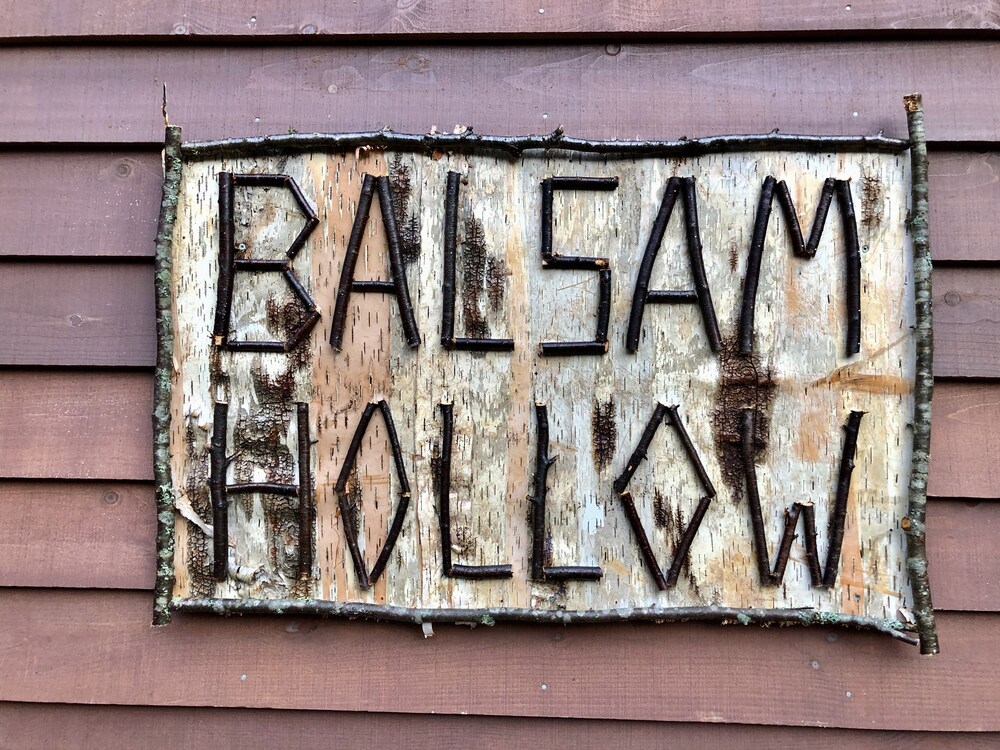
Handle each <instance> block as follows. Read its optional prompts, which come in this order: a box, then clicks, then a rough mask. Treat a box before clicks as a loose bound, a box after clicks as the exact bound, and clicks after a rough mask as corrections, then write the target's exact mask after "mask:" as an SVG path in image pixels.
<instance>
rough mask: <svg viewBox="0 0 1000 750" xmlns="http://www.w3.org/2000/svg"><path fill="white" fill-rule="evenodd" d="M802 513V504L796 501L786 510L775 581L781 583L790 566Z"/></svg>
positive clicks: (776, 562)
mask: <svg viewBox="0 0 1000 750" xmlns="http://www.w3.org/2000/svg"><path fill="white" fill-rule="evenodd" d="M801 513H802V506H801V505H800V504H799V503H795V504H794V505H792V507H791V508H790V509H788V510H786V511H785V530H784V532H783V533H782V535H781V542H780V543H779V544H778V559H777V560H776V561H775V563H774V574H773V575H772V577H773V578H774V582H775V583H776V584H780V583H781V581H782V579H783V578H784V577H785V568H786V567H788V555H789V554H790V553H791V551H792V542H794V541H795V527H796V526H798V524H799V515H800V514H801Z"/></svg>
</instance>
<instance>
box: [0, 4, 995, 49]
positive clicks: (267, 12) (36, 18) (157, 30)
mask: <svg viewBox="0 0 1000 750" xmlns="http://www.w3.org/2000/svg"><path fill="white" fill-rule="evenodd" d="M12 1H13V0H8V2H12ZM3 6H4V3H0V8H2V7H3ZM17 20H18V22H17V24H13V25H11V26H10V27H8V28H7V29H5V30H4V31H3V32H2V34H0V38H4V39H16V40H35V41H44V40H45V39H46V38H51V37H60V38H72V39H80V40H81V41H86V40H87V39H88V38H93V37H96V38H99V39H108V38H125V39H134V38H136V37H157V38H163V37H166V36H175V37H176V36H180V37H185V36H197V37H202V36H209V37H223V38H226V37H235V38H238V39H254V40H266V39H268V38H274V37H278V38H289V37H300V38H307V39H311V38H315V37H317V36H318V37H331V38H333V39H335V40H338V41H340V40H348V39H354V38H358V37H360V38H365V39H370V38H371V36H372V35H381V36H391V37H399V38H401V39H420V38H422V37H432V38H435V39H440V38H442V37H450V36H460V37H463V38H465V37H468V36H469V35H490V36H495V35H507V36H513V37H518V38H523V37H536V36H542V37H548V36H551V35H556V34H561V35H565V34H569V35H594V36H598V37H600V38H611V37H614V38H622V37H628V36H641V37H642V38H649V37H651V36H655V37H669V38H678V37H680V38H683V37H685V36H691V35H693V34H705V33H711V34H713V35H721V34H734V33H735V34H746V33H762V32H834V33H838V34H845V35H847V34H851V33H855V34H856V33H858V32H872V31H879V32H888V33H899V32H903V31H914V30H925V31H930V30H934V31H939V32H944V33H949V32H955V31H957V30H969V31H980V30H995V29H997V28H998V27H1000V17H998V14H997V12H996V11H995V10H994V9H993V7H992V6H990V5H983V4H980V3H975V2H970V1H968V0H967V1H966V2H951V3H934V2H931V1H930V0H914V2H911V3H907V4H905V5H900V4H898V3H895V2H893V1H892V0H874V1H873V2H869V3H862V4H841V5H839V6H831V5H829V4H823V3H821V2H819V0H803V1H802V2H794V1H793V0H779V1H778V2H772V3H769V2H763V1H761V0H756V1H755V2H747V3H740V4H738V5H736V6H733V5H727V4H726V3H724V2H722V0H711V1H710V2H706V3H692V2H685V3H674V4H670V5H667V6H664V5H662V4H659V3H654V2H649V0H638V1H637V0H632V1H631V2H620V3H619V2H616V3H599V4H597V5H595V6H592V7H590V6H582V5H580V4H578V3H574V2H571V1H569V0H559V2H544V3H538V2H534V3H530V2H524V1H523V0H522V1H521V2H506V3H501V4H499V5H497V6H496V7H495V8H493V7H491V8H490V9H489V11H488V12H487V10H486V9H485V8H483V7H481V6H476V5H474V4H472V3H469V2H467V1H466V0H437V1H436V2H429V1H427V0H417V1H416V2H407V3H383V2H377V0H363V1H362V2H355V3H352V4H351V5H348V6H345V7H343V8H338V9H337V12H336V13H332V12H330V7H329V5H327V4H325V3H323V2H322V1H321V0H304V1H302V0H300V1H299V2H294V1H292V0H279V1H278V2H270V3H268V4H267V6H266V9H265V8H261V9H260V10H258V9H256V8H254V7H248V6H246V5H243V4H240V3H238V2H235V1H234V0H214V1H213V2H202V3H196V4H192V3H185V2H182V0H169V1H168V2H154V1H153V0H129V1H128V2H122V3H118V4H116V5H115V6H114V9H113V11H110V10H109V8H108V6H107V4H106V3H103V2H101V0H73V1H72V2H69V3H66V4H60V5H59V6H58V8H57V7H56V6H50V5H46V4H44V3H40V4H33V5H30V6H26V7H24V8H23V9H22V8H18V13H17Z"/></svg>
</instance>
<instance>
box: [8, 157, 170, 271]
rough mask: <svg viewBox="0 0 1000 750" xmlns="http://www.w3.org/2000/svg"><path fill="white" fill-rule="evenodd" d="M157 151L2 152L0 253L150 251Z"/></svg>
mask: <svg viewBox="0 0 1000 750" xmlns="http://www.w3.org/2000/svg"><path fill="white" fill-rule="evenodd" d="M162 182H163V169H162V167H161V166H160V155H159V153H155V152H151V151H98V152H90V153H86V152H84V153H81V152H70V153H61V152H53V151H43V152H38V153H24V152H8V153H0V226H3V235H2V236H0V257H2V256H39V255H45V256H97V255H101V256H105V255H108V256H148V255H152V252H153V238H154V236H155V234H156V212H157V206H158V205H159V200H160V186H161V184H162Z"/></svg>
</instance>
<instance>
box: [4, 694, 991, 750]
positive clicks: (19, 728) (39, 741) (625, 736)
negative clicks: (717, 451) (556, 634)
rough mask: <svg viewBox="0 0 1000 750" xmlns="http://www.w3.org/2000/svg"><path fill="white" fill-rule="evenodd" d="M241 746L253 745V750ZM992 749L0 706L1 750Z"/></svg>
mask: <svg viewBox="0 0 1000 750" xmlns="http://www.w3.org/2000/svg"><path fill="white" fill-rule="evenodd" d="M248 738H252V743H249V742H248ZM998 743H1000V733H998V732H981V733H978V734H972V733H969V732H893V731H885V730H881V731H880V730H857V729H823V728H818V727H779V726H771V727H768V726H754V725H749V724H728V725H727V724H699V723H682V722H671V723H665V722H655V721H615V720H608V719H532V718H523V717H518V718H511V717H506V716H432V715H428V714H392V713H382V714H378V713H374V714H373V713H364V712H360V711H358V712H346V711H336V712H332V711H274V710H268V709H211V708H196V709H192V708H160V707H137V706H73V705H58V704H57V705H48V706H42V705H38V704H31V703H0V747H4V748H17V750H51V748H53V747H100V748H104V747H127V748H132V747H151V746H154V745H160V746H163V747H190V748H202V747H211V748H212V749H213V750H247V748H248V747H289V748H295V750H329V748H336V747H347V748H369V747H370V748H382V747H386V748H396V747H412V748H434V750H469V748H474V747H498V748H509V747H544V748H545V749H546V750H607V748H611V747H638V748H670V750H718V748H736V747H739V748H758V747H759V748H765V747H767V748H786V747H808V748H809V749H810V750H845V748H847V749H849V750H945V749H946V748H954V749H955V750H988V748H995V747H996V746H997V744H998Z"/></svg>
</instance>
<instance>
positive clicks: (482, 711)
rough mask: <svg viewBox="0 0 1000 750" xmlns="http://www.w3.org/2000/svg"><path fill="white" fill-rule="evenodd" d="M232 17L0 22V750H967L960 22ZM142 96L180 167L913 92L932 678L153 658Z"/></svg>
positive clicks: (740, 657)
mask: <svg viewBox="0 0 1000 750" xmlns="http://www.w3.org/2000/svg"><path fill="white" fill-rule="evenodd" d="M904 5H905V7H903V6H904ZM848 6H850V8H851V9H850V10H847V7H848ZM245 7H249V6H243V5H240V4H235V3H231V2H221V1H219V0H217V1H216V2H211V3H198V4H192V3H187V2H178V1H177V0H168V2H159V3H154V2H150V0H130V1H128V2H124V3H117V4H112V3H108V2H107V0H71V2H67V3H58V4H52V3H49V4H46V3H35V4H24V3H15V2H14V1H13V0H0V17H3V18H5V19H7V23H5V24H3V28H2V29H0V39H2V40H4V46H0V97H2V100H3V101H4V107H3V108H0V653H2V654H3V658H2V659H0V678H2V679H0V701H7V702H6V703H0V747H17V748H31V747H54V746H66V745H74V746H81V747H103V746H108V745H109V744H112V743H113V744H116V745H120V746H144V745H151V744H153V743H154V742H155V743H160V744H163V745H168V746H204V745H211V746H212V747H215V748H219V749H220V750H222V749H223V748H227V747H237V746H239V747H247V746H249V744H248V743H250V744H264V743H265V742H266V743H268V744H283V745H286V746H292V747H303V748H308V747H313V746H319V745H320V743H322V746H324V747H328V746H331V745H336V744H342V745H345V746H353V745H372V746H375V745H381V746H395V745H398V744H402V743H403V742H405V743H407V744H408V745H409V746H412V747H424V746H434V747H437V748H449V747H456V748H457V747H469V746H473V744H475V745H477V746H478V745H486V744H489V745H496V746H504V745H517V744H521V745H523V744H526V743H529V742H530V743H533V744H537V745H538V746H545V747H556V748H558V747H580V748H586V747H595V748H596V747H602V748H603V747H609V746H623V747H627V746H669V747H685V748H688V747H690V748H701V747H705V748H708V747H712V748H715V747H728V746H737V745H739V746H745V747H756V746H768V747H783V746H791V745H792V744H793V743H794V744H796V745H803V744H805V745H808V746H810V747H813V748H818V749H820V750H822V749H823V748H832V747H858V748H865V747H886V748H895V747H899V748H902V747H915V748H944V747H962V748H978V747H992V746H995V745H996V744H998V743H1000V698H997V697H996V690H995V682H996V677H995V675H996V673H997V671H998V670H1000V650H998V649H997V648H996V647H995V645H994V642H995V640H996V633H997V630H998V627H1000V553H998V552H997V545H996V542H995V539H996V536H997V532H998V530H1000V503H997V502H995V500H996V498H998V497H1000V461H997V456H1000V406H998V404H1000V367H998V365H1000V322H998V321H1000V309H998V308H1000V268H998V267H996V265H995V264H996V263H997V261H1000V243H998V242H997V241H996V231H995V229H994V228H993V226H992V222H993V218H994V216H995V215H996V212H997V206H998V205H1000V179H997V174H998V169H1000V97H998V96H996V93H997V85H996V83H995V82H996V81H997V80H1000V41H997V29H998V28H1000V14H998V12H997V10H996V9H995V8H994V7H992V5H990V4H988V3H987V4H983V3H973V2H964V3H945V4H942V3H930V2H928V1H927V0H916V1H915V2H913V3H909V4H900V3H898V2H890V1H889V0H877V2H873V3H847V2H844V3H842V4H840V5H837V6H831V5H830V4H829V3H827V4H820V3H819V2H817V1H816V0H805V1H804V2H790V1H789V0H780V1H779V2H773V3H768V2H755V3H750V4H746V3H743V4H738V7H732V6H730V5H725V4H724V3H721V2H720V0H711V1H710V2H708V3H682V4H679V5H678V4H673V5H670V7H666V6H665V4H661V3H650V2H632V3H620V2H614V3H598V4H596V5H593V4H592V6H585V5H581V4H579V3H568V2H562V3H559V4H558V5H553V4H551V3H547V2H544V3H543V2H539V3H535V4H526V3H503V4H499V5H497V6H495V7H490V8H486V7H483V6H476V5H472V4H469V3H464V2H459V1H458V0H440V2H433V3H431V2H425V1H424V0H417V2H412V3H388V4H385V3H381V2H373V1H370V0H363V1H362V2H359V3H354V4H349V5H348V6H346V7H345V8H343V9H339V8H338V11H337V12H336V13H334V12H332V11H331V10H329V6H328V4H325V3H321V2H317V1H316V0H303V1H302V2H294V3H293V2H288V1H287V0H281V2H277V3H272V4H270V7H268V8H267V9H265V10H266V12H265V11H259V12H256V13H255V12H253V11H248V10H246V9H245ZM540 8H541V9H544V11H545V12H544V13H539V12H538V11H539V9H540ZM251 17H253V18H254V19H255V20H251ZM164 82H165V83H166V84H167V87H168V94H169V97H168V98H169V111H170V117H171V120H172V121H173V122H176V123H177V124H180V125H182V126H184V132H185V136H186V137H187V138H189V139H198V138H210V137H226V136H233V135H254V134H258V133H261V134H263V133H284V132H288V131H289V130H290V129H294V130H298V131H300V132H309V131H316V130H319V131H338V130H341V131H342V130H351V131H354V130H362V129H374V128H380V127H383V126H384V125H390V126H392V127H393V128H395V129H397V130H403V131H414V132H421V131H427V130H429V129H430V128H431V127H432V126H437V127H438V128H439V129H441V130H450V129H451V128H452V126H454V125H455V124H456V123H462V124H471V125H474V126H475V128H476V129H477V130H478V131H479V132H484V133H486V132H491V133H523V132H546V131H551V130H553V129H554V128H555V127H556V126H558V125H562V126H564V127H565V128H566V129H567V131H568V132H569V133H571V134H572V135H577V136H588V137H595V138H635V137H661V138H672V137H679V136H683V135H688V136H698V135H711V134H717V133H728V132H760V131H769V130H771V129H772V128H774V127H780V128H781V129H782V130H783V131H785V132H806V133H831V134H848V133H849V134H856V133H872V132H876V131H878V130H884V131H885V133H886V134H887V135H892V136H899V137H905V134H906V133H905V116H904V114H903V110H902V104H901V97H902V95H903V94H906V93H909V92H910V91H913V90H919V91H921V92H922V93H923V94H924V97H925V102H926V108H927V129H928V138H929V139H930V141H931V146H932V152H931V186H930V187H931V205H932V216H931V221H932V243H933V253H934V258H935V262H936V263H937V264H938V267H937V269H936V271H935V291H934V298H935V334H936V339H937V340H936V348H937V351H936V361H935V374H936V376H937V378H938V384H937V390H936V395H935V404H934V430H933V449H932V450H933V459H932V468H931V477H930V491H931V493H932V494H933V495H934V496H935V497H934V498H933V499H932V500H931V502H930V504H929V508H928V545H929V555H930V575H931V579H932V584H933V586H934V592H935V603H936V605H937V607H938V609H939V610H941V614H940V616H939V620H940V622H939V628H940V633H941V642H942V654H941V655H940V656H938V657H934V658H926V657H920V656H919V655H918V654H917V651H916V649H913V648H909V647H907V646H905V645H901V644H898V643H895V642H893V641H890V640H888V639H886V638H884V637H879V636H875V635H872V634H864V633H854V632H849V631H842V630H837V631H830V630H826V629H822V628H817V629H796V628H787V629H777V628H775V629H771V630H766V629H760V628H756V627H750V628H747V627H741V626H732V627H725V628H722V627H716V626H702V625H694V624H688V625H673V626H655V625H652V624H633V625H607V626H586V627H574V628H563V627H542V626H529V625H510V624H501V625H499V626H497V627H494V628H477V629H475V630H470V629H467V628H464V627H456V626H436V627H435V635H434V637H433V638H429V639H424V638H423V636H422V634H421V632H420V630H419V628H415V627H413V626H404V625H398V624H396V625H393V624H373V623H362V622H346V621H326V620H320V619H308V618H296V619H280V618H265V617H245V618H230V619H222V618H216V617H212V616H206V617H195V616H178V617H177V618H176V621H175V622H174V624H172V625H170V626H169V627H167V628H164V629H153V628H151V627H150V625H149V623H150V619H151V607H152V601H151V600H152V596H151V591H150V589H151V587H152V584H153V565H154V544H153V534H154V527H155V512H154V503H153V497H152V490H153V488H152V483H151V479H152V454H151V433H150V431H151V426H150V416H149V415H150V410H151V405H152V371H151V366H152V362H153V354H154V327H153V324H154V321H153V306H152V300H153V295H152V264H151V257H152V250H153V247H152V243H153V237H154V234H155V229H156V218H157V211H158V205H159V187H160V179H161V167H160V155H159V151H158V146H157V145H156V144H158V143H159V142H160V140H161V138H162V125H163V123H162V118H161V116H160V105H161V96H162V84H163V83H164ZM543 685H544V688H543ZM84 704H99V705H84ZM123 704H129V705H123ZM212 706H216V707H218V708H210V707H212ZM243 707H252V708H255V709H259V710H249V709H248V708H243ZM274 709H282V710H274ZM306 709H308V710H306ZM431 712H435V713H437V714H445V715H432V714H431ZM461 714H469V716H462V715H461ZM572 719H575V720H572ZM905 730H916V731H905ZM671 741H672V742H671Z"/></svg>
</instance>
